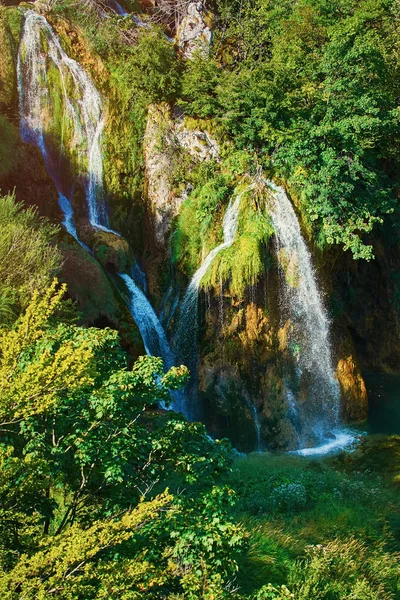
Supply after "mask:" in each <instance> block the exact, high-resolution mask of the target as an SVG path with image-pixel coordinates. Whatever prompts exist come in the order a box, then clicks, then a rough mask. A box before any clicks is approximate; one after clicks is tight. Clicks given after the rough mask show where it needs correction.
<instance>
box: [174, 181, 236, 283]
mask: <svg viewBox="0 0 400 600" xmlns="http://www.w3.org/2000/svg"><path fill="white" fill-rule="evenodd" d="M231 192H232V188H231V187H230V186H229V184H228V182H227V180H226V178H225V177H224V176H223V175H219V174H216V175H215V176H214V177H213V178H211V179H209V180H208V181H207V182H206V183H203V182H201V183H200V184H199V185H198V187H196V188H195V189H194V190H193V192H192V193H191V194H190V196H189V198H188V199H187V200H186V202H185V203H184V205H183V207H182V210H181V213H180V215H179V218H178V223H177V229H176V232H175V234H174V237H173V248H174V260H175V262H179V263H180V266H181V267H182V270H183V271H184V272H186V273H187V274H188V275H192V274H193V273H194V272H195V271H196V268H197V267H198V266H199V265H200V263H201V260H202V255H206V254H207V253H208V252H209V251H210V250H212V248H213V247H214V246H216V245H218V243H220V242H221V241H222V237H223V236H222V218H223V211H224V209H225V207H226V206H227V205H228V201H229V197H230V194H231Z"/></svg>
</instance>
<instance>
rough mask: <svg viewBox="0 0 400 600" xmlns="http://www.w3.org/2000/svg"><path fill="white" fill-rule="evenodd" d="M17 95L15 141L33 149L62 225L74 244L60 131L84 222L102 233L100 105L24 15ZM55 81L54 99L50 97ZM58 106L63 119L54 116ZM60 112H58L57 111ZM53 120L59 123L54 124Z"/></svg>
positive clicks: (43, 25) (40, 23)
mask: <svg viewBox="0 0 400 600" xmlns="http://www.w3.org/2000/svg"><path fill="white" fill-rule="evenodd" d="M17 70H18V90H19V100H20V119H21V136H22V139H23V140H24V141H27V142H30V143H33V144H35V145H36V146H38V148H39V149H40V150H41V152H42V154H43V157H44V160H45V163H46V167H47V170H48V172H49V174H50V176H51V177H52V179H53V180H54V182H55V184H56V188H57V191H58V193H59V204H60V207H61V209H62V211H63V213H64V225H65V227H66V228H67V230H68V231H69V233H71V235H73V236H74V237H75V238H76V239H77V235H76V229H75V225H74V222H73V210H72V206H71V197H68V196H69V194H67V193H65V190H63V184H62V174H61V172H60V171H61V157H62V156H63V154H64V153H65V140H64V135H65V133H66V132H65V130H64V129H68V131H69V132H70V134H71V135H70V140H69V151H72V152H73V155H74V157H75V159H76V162H77V166H78V169H79V170H80V172H81V175H82V177H83V180H84V186H85V192H86V200H87V207H88V213H89V220H90V223H91V224H92V226H93V227H98V228H101V229H107V225H108V219H107V212H106V207H105V203H104V197H103V161H102V153H101V138H102V132H103V127H104V115H103V107H102V99H101V96H100V94H99V92H98V91H97V90H96V88H95V86H94V85H93V83H92V81H91V79H90V78H89V76H88V75H87V73H86V72H85V70H84V69H83V68H82V67H81V66H80V65H79V64H78V63H77V62H76V61H75V60H73V59H72V58H69V57H68V56H67V55H66V53H65V52H64V50H63V49H62V47H61V45H60V42H59V41H58V39H57V37H56V35H55V34H54V31H53V29H52V28H51V26H50V25H49V23H48V22H47V20H46V19H45V17H43V16H42V15H39V14H37V13H36V12H34V11H33V10H27V11H26V12H25V18H24V24H23V29H22V36H21V42H20V46H19V52H18V65H17ZM55 75H56V76H57V81H58V83H59V92H60V96H59V97H58V98H57V100H58V102H55V95H54V92H53V96H52V94H51V91H52V88H53V87H54V85H55V82H54V79H53V78H54V76H55ZM58 103H60V105H61V110H62V111H63V116H62V118H61V119H60V117H59V116H58V115H57V112H56V111H57V106H56V105H57V104H58ZM58 109H59V110H60V107H58ZM57 118H58V119H59V120H58V121H57ZM59 124H61V126H62V131H61V139H59V140H54V139H53V140H52V143H53V144H54V142H55V141H56V143H57V144H58V148H57V151H56V153H55V154H56V155H57V156H54V150H53V151H52V149H51V147H50V144H49V139H50V138H51V137H53V138H54V132H55V129H56V127H57V125H59Z"/></svg>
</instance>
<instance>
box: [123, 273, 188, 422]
mask: <svg viewBox="0 0 400 600" xmlns="http://www.w3.org/2000/svg"><path fill="white" fill-rule="evenodd" d="M119 276H120V277H121V279H122V280H123V281H124V283H125V285H126V289H127V290H128V293H129V310H130V312H131V314H132V317H133V318H134V320H135V323H136V325H137V326H138V328H139V331H140V334H141V336H142V339H143V343H144V346H145V350H146V353H147V354H148V355H149V356H161V358H162V359H163V363H164V368H165V369H166V370H168V369H170V368H171V367H173V366H174V365H176V360H175V356H174V354H173V352H172V350H171V347H170V345H169V343H168V340H167V336H166V335H165V331H164V329H163V327H162V325H161V323H160V321H159V319H158V317H157V315H156V313H155V311H154V309H153V307H152V305H151V304H150V302H149V300H148V298H147V297H146V296H145V294H144V293H143V292H142V290H141V289H140V287H138V285H136V283H135V281H134V279H133V278H132V277H130V276H129V275H126V274H124V273H119ZM171 395H172V397H173V402H172V404H171V408H172V409H173V410H175V411H178V412H181V413H183V414H186V402H185V395H184V393H183V392H181V391H173V392H171Z"/></svg>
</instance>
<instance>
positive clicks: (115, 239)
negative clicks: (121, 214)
mask: <svg viewBox="0 0 400 600" xmlns="http://www.w3.org/2000/svg"><path fill="white" fill-rule="evenodd" d="M78 233H79V237H80V239H81V240H82V241H83V242H84V243H85V244H86V245H87V246H89V248H91V249H92V250H93V252H94V255H95V257H96V258H97V260H98V261H99V263H100V264H101V265H102V267H104V268H105V269H107V271H110V272H111V273H126V272H128V271H129V270H130V269H131V268H132V265H133V262H134V258H133V255H132V251H131V249H130V247H129V244H128V242H127V241H126V240H125V239H124V238H123V237H121V236H120V235H118V234H117V233H114V232H112V231H104V230H102V229H94V228H93V227H92V226H91V225H90V223H89V222H88V221H86V220H81V221H80V222H79V223H78Z"/></svg>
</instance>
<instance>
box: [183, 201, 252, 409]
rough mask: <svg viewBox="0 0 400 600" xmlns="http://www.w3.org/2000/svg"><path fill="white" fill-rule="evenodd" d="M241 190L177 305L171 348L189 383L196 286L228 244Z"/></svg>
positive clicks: (192, 368) (233, 232)
mask: <svg viewBox="0 0 400 600" xmlns="http://www.w3.org/2000/svg"><path fill="white" fill-rule="evenodd" d="M245 191H247V190H244V191H243V192H242V193H241V194H237V195H236V197H235V198H234V200H233V199H231V200H230V202H229V205H228V208H227V210H226V213H225V215H224V219H223V222H222V229H223V234H224V241H223V242H222V243H221V244H219V245H218V246H216V248H214V249H213V250H211V252H210V253H209V254H208V255H207V257H206V258H205V260H204V261H203V263H202V264H201V266H200V267H199V269H197V271H196V273H195V274H194V275H193V277H192V279H191V281H190V283H189V286H188V288H187V290H186V294H185V296H184V298H183V301H182V304H181V306H180V315H179V321H178V327H177V330H176V334H175V337H174V349H175V352H176V354H177V355H178V356H179V357H180V358H181V360H182V361H183V362H184V364H186V365H187V366H188V367H189V369H190V372H191V380H192V385H193V387H195V384H196V370H197V337H198V315H197V311H198V298H199V288H200V284H201V280H202V279H203V277H204V275H205V274H206V273H207V271H208V269H209V267H210V266H211V264H212V262H213V260H214V259H215V257H216V256H217V255H218V254H219V253H220V252H221V251H222V250H225V249H226V248H229V247H230V246H232V244H233V242H234V240H235V235H236V230H237V224H238V218H239V210H240V201H241V199H242V196H243V194H244V192H245ZM194 395H195V393H189V394H188V396H189V397H191V402H190V406H188V413H189V416H190V417H191V418H197V417H198V407H197V406H196V405H195V401H194V399H193V396H194Z"/></svg>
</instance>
